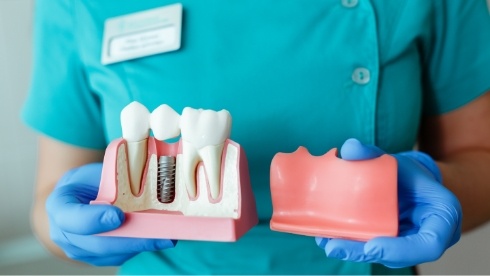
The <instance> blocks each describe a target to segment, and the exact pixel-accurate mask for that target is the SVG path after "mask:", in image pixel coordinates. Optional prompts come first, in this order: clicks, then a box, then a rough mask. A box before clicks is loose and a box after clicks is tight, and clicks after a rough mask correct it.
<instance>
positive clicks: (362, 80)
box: [352, 67, 371, 84]
mask: <svg viewBox="0 0 490 276" xmlns="http://www.w3.org/2000/svg"><path fill="white" fill-rule="evenodd" d="M352 80H353V81H354V82H355V83H357V84H367V83H368V82H369V81H370V80H371V73H370V72H369V70H368V69H366V68H363V67H359V68H356V69H355V70H354V73H352Z"/></svg>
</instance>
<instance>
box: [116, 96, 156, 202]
mask: <svg viewBox="0 0 490 276" xmlns="http://www.w3.org/2000/svg"><path fill="white" fill-rule="evenodd" d="M121 127H122V136H123V138H124V140H126V142H127V149H128V152H127V155H128V166H129V176H130V187H131V192H132V193H133V194H134V195H137V194H138V193H139V192H140V189H141V175H142V174H143V169H144V168H145V164H146V158H147V155H148V144H147V140H148V132H149V130H150V112H149V111H148V109H147V108H146V107H145V106H144V105H142V104H140V103H139V102H132V103H130V104H129V105H127V106H126V107H125V108H123V110H122V111H121Z"/></svg>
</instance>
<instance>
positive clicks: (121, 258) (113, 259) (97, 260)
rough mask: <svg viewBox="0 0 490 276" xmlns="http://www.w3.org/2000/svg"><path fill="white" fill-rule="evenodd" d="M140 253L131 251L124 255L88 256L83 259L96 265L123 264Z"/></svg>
mask: <svg viewBox="0 0 490 276" xmlns="http://www.w3.org/2000/svg"><path fill="white" fill-rule="evenodd" d="M137 254H138V253H131V254H122V255H114V256H107V257H103V258H101V257H88V258H86V259H85V260H82V261H84V262H86V263H89V264H91V265H94V266H121V265H122V264H124V263H125V262H126V261H127V260H129V259H131V258H132V257H134V256H135V255H137Z"/></svg>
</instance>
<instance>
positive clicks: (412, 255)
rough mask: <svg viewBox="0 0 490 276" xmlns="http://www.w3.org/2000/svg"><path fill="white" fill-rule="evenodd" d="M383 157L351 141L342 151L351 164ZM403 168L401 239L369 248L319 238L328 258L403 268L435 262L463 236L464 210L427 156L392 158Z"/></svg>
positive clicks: (413, 154)
mask: <svg viewBox="0 0 490 276" xmlns="http://www.w3.org/2000/svg"><path fill="white" fill-rule="evenodd" d="M382 154H384V152H383V151H382V150H381V149H379V148H377V147H375V146H367V145H363V144H361V143H360V142H359V141H358V140H355V139H349V140H347V141H346V142H345V143H344V145H343V146H342V148H341V157H342V158H343V159H347V160H366V159H372V158H376V157H378V156H380V155H382ZM393 156H394V157H395V158H396V159H397V162H398V204H399V223H400V224H399V234H398V237H377V238H373V239H371V240H369V241H367V242H359V241H351V240H343V239H328V238H321V237H317V238H316V243H317V244H318V246H320V247H321V248H323V249H325V253H326V254H327V257H331V258H336V259H341V260H346V261H355V262H369V263H381V264H383V265H385V266H387V267H391V268H400V267H407V266H413V265H417V264H421V263H424V262H430V261H434V260H436V259H438V258H440V257H441V255H442V254H443V253H444V251H445V250H446V249H447V248H449V247H450V246H452V245H453V244H455V243H456V242H457V241H458V240H459V238H460V236H461V218H462V211H461V206H460V203H459V201H458V199H457V198H456V196H455V195H454V194H452V193H451V192H450V191H449V190H448V189H446V188H445V187H444V186H443V185H442V184H441V182H442V176H441V173H440V171H439V169H438V167H437V165H436V164H435V162H434V161H433V160H432V158H430V157H429V156H428V155H426V154H424V153H421V152H416V151H409V152H404V153H400V154H394V155H393Z"/></svg>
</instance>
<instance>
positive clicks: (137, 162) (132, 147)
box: [127, 139, 148, 195]
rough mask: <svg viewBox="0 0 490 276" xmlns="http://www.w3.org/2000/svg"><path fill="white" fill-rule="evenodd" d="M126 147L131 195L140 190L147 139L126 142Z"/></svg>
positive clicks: (136, 193)
mask: <svg viewBox="0 0 490 276" xmlns="http://www.w3.org/2000/svg"><path fill="white" fill-rule="evenodd" d="M127 147H128V153H127V156H128V167H129V177H130V178H129V179H130V188H131V192H132V193H133V195H138V194H139V192H140V190H141V176H142V175H143V170H144V168H145V165H146V158H147V155H148V143H147V139H144V140H141V141H138V142H127Z"/></svg>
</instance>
